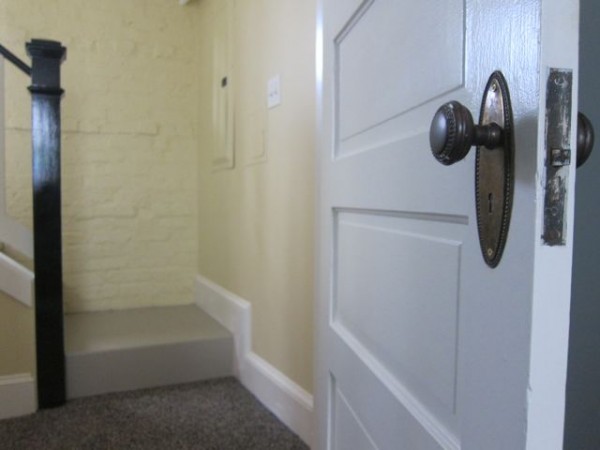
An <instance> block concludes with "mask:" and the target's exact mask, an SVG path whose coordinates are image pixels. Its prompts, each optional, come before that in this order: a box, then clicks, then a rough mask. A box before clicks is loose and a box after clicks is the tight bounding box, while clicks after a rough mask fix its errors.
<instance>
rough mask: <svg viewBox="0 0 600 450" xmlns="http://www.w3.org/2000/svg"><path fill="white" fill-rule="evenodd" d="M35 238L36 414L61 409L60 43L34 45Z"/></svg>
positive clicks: (62, 55) (30, 49) (37, 42)
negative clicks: (46, 409) (38, 408)
mask: <svg viewBox="0 0 600 450" xmlns="http://www.w3.org/2000/svg"><path fill="white" fill-rule="evenodd" d="M26 47H27V53H28V54H29V56H30V57H31V60H32V67H31V86H30V87H29V91H30V92H31V101H32V114H31V119H32V144H33V233H34V234H33V238H34V259H35V261H34V267H35V329H36V350H37V351H36V353H37V387H38V404H39V407H40V408H51V407H54V406H59V405H62V404H64V403H65V400H66V387H65V350H64V335H63V292H62V234H61V201H60V100H61V97H62V94H63V90H62V89H61V87H60V64H61V63H62V62H63V60H64V59H65V56H66V49H65V48H64V47H63V46H62V45H61V44H60V42H54V41H46V40H36V39H34V40H32V41H31V42H29V43H28V44H27V45H26Z"/></svg>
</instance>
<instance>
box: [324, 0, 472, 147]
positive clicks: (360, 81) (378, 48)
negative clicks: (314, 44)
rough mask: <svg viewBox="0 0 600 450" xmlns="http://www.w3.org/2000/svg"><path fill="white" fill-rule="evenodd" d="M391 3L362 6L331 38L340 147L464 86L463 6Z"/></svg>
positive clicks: (456, 1) (433, 0) (457, 1)
mask: <svg viewBox="0 0 600 450" xmlns="http://www.w3.org/2000/svg"><path fill="white" fill-rule="evenodd" d="M391 1H393V0H380V1H372V2H367V3H366V4H365V5H364V6H363V7H362V8H361V9H360V10H359V11H358V12H357V13H356V14H355V15H354V16H353V19H352V20H351V21H350V22H349V23H348V24H347V25H346V27H345V28H344V30H343V31H342V33H341V34H340V36H339V37H338V38H336V62H337V82H336V86H337V90H338V98H337V100H338V117H339V125H338V135H339V139H340V140H341V141H344V140H346V139H347V138H349V137H352V136H354V135H356V134H358V133H360V132H362V131H364V130H366V129H368V128H371V127H374V126H377V125H379V124H381V123H382V122H385V121H386V120H389V119H390V118H393V117H396V116H398V115H400V114H402V113H403V112H405V111H407V110H409V109H411V108H414V107H415V106H417V105H420V104H423V103H425V102H427V101H428V100H430V99H432V98H435V97H437V96H439V95H441V94H443V93H445V92H448V91H451V90H453V89H455V88H457V87H460V86H462V84H463V68H464V64H463V62H464V57H463V48H464V45H463V39H462V35H463V30H464V10H463V0H453V1H446V2H439V1H437V0H424V1H419V2H412V3H411V4H409V5H408V7H405V8H390V7H388V4H389V3H390V2H391ZM421 30H429V33H428V35H427V39H426V40H424V39H423V35H422V32H421ZM390 57H393V58H394V59H395V60H396V61H398V62H400V64H389V60H390ZM414 61H419V64H414ZM440 67H443V68H444V70H440Z"/></svg>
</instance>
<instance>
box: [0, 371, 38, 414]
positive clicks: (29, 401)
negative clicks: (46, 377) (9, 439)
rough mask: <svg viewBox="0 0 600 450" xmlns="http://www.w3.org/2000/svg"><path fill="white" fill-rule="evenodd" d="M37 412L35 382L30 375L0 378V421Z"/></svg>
mask: <svg viewBox="0 0 600 450" xmlns="http://www.w3.org/2000/svg"><path fill="white" fill-rule="evenodd" d="M36 410H37V396H36V388H35V381H34V379H33V377H32V376H31V375H30V374H17V375H9V376H0V419H8V418H10V417H18V416H24V415H26V414H32V413H34V412H35V411H36Z"/></svg>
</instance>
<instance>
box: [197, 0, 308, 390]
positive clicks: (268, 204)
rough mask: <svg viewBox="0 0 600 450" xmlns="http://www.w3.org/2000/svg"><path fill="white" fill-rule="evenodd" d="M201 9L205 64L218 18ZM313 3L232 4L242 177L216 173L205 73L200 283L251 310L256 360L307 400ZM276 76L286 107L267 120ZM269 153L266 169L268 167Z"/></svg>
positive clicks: (208, 72)
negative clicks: (241, 301)
mask: <svg viewBox="0 0 600 450" xmlns="http://www.w3.org/2000/svg"><path fill="white" fill-rule="evenodd" d="M222 3H223V2H222V0H203V1H202V2H201V15H202V19H201V20H202V21H201V24H200V33H201V37H200V42H201V45H202V47H201V55H202V57H201V58H202V60H203V61H208V62H211V61H213V55H212V53H211V52H212V37H213V36H214V33H215V30H214V29H213V24H214V23H215V20H214V14H215V11H216V8H217V7H218V6H219V5H220V4H222ZM315 11H316V2H315V1H314V0H310V1H307V0H303V1H298V0H255V1H248V0H234V13H233V15H234V26H233V30H234V31H233V75H232V76H231V82H232V88H233V91H234V104H235V127H234V129H235V166H234V168H233V169H231V170H222V171H217V172H214V171H213V170H212V169H211V167H212V166H211V164H212V155H213V150H214V136H213V137H212V138H211V136H212V125H211V123H212V122H211V121H212V109H211V101H212V86H213V82H218V80H213V72H212V66H211V64H206V65H203V66H202V67H201V71H200V72H199V79H200V82H201V89H200V93H201V101H200V105H201V114H200V122H199V123H200V161H199V187H198V193H199V222H198V224H199V226H198V236H199V272H200V273H201V274H202V275H204V276H206V277H207V278H209V279H211V280H212V281H214V282H216V283H218V284H220V285H221V286H223V287H224V288H226V289H228V290H229V291H232V292H234V293H236V294H237V295H239V296H241V297H242V298H244V299H246V300H248V301H250V302H251V303H252V311H253V316H252V318H253V323H252V336H253V342H252V346H253V350H254V351H255V352H256V353H258V354H259V355H260V356H261V357H263V358H265V359H266V360H267V361H268V362H269V363H271V364H273V365H274V366H275V367H277V368H278V369H279V370H281V371H282V372H283V373H285V374H286V375H287V376H289V377H290V378H291V379H292V380H294V381H295V382H297V383H298V384H299V385H301V386H302V387H304V388H305V389H307V390H309V391H311V389H312V367H313V366H312V361H313V352H312V347H313V341H312V338H313V320H312V316H313V308H312V305H313V284H314V283H313V267H314V266H313V256H314V250H313V242H314V240H313V236H314V223H313V222H314V214H313V211H314V195H315V193H314V185H315V179H314V151H315V150H314V148H315V124H316V118H315V75H314V74H315V54H314V51H315ZM276 74H279V75H280V79H281V95H282V104H281V105H280V106H278V107H276V108H273V109H270V110H267V106H266V100H267V81H268V80H269V78H271V77H272V76H273V75H276ZM263 151H264V152H266V157H265V155H263Z"/></svg>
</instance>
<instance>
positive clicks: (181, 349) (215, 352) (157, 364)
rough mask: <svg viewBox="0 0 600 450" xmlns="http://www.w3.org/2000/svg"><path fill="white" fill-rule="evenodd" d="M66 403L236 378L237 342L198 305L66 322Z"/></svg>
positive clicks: (103, 313) (68, 318)
mask: <svg viewBox="0 0 600 450" xmlns="http://www.w3.org/2000/svg"><path fill="white" fill-rule="evenodd" d="M65 352H66V369H67V397H68V398H77V397H85V396H89V395H98V394H104V393H108V392H116V391H125V390H134V389H141V388H146V387H154V386H164V385H169V384H177V383H186V382H191V381H198V380H205V379H209V378H216V377H222V376H228V375H232V374H233V337H232V335H231V333H230V332H229V331H228V330H226V329H225V328H224V327H222V326H221V325H220V324H219V323H217V322H216V321H214V320H213V319H212V318H211V317H209V316H208V315H207V314H206V313H204V312H203V311H202V310H201V309H199V308H198V307H197V306H195V305H185V306H171V307H156V308H142V309H132V310H123V311H101V312H85V313H74V314H67V315H66V316H65Z"/></svg>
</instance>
